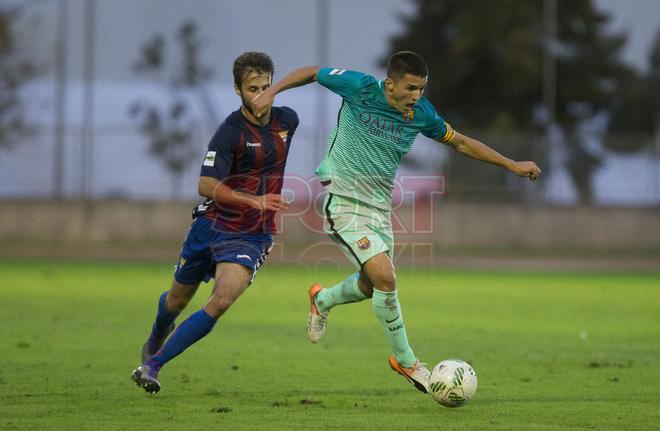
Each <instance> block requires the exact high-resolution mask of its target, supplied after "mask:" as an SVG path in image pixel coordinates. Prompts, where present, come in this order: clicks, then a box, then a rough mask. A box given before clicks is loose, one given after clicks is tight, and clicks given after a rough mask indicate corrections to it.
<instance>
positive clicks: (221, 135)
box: [199, 125, 239, 181]
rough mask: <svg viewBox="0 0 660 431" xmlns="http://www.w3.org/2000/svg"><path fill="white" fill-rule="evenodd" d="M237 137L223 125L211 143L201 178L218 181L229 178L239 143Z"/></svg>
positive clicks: (203, 163)
mask: <svg viewBox="0 0 660 431" xmlns="http://www.w3.org/2000/svg"><path fill="white" fill-rule="evenodd" d="M235 135H236V133H235V132H234V131H233V130H232V128H230V127H227V126H224V125H221V126H220V127H219V128H218V130H217V131H216V132H215V134H214V135H213V137H212V138H211V142H209V147H208V151H207V152H206V155H205V156H204V161H203V162H202V169H201V172H200V174H199V175H200V176H202V177H213V178H215V179H217V180H218V181H223V180H224V179H226V178H227V177H228V176H229V172H230V171H231V167H232V164H233V163H234V154H235V152H236V147H237V146H238V142H239V139H238V136H235Z"/></svg>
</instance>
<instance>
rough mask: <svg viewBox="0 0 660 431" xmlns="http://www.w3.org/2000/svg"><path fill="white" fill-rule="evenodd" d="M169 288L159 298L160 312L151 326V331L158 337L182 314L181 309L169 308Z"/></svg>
mask: <svg viewBox="0 0 660 431" xmlns="http://www.w3.org/2000/svg"><path fill="white" fill-rule="evenodd" d="M168 293H169V290H166V291H165V292H163V293H162V294H161V295H160V299H159V300H158V313H157V314H156V322H154V326H153V327H152V328H151V332H153V334H154V335H155V336H157V337H161V336H163V335H164V334H165V332H166V331H167V328H169V327H170V325H171V324H172V323H173V322H174V321H175V320H176V318H177V317H178V316H179V314H181V312H180V311H175V312H170V311H168V310H167V306H166V305H165V301H166V300H167V294H168Z"/></svg>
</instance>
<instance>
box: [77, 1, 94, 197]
mask: <svg viewBox="0 0 660 431" xmlns="http://www.w3.org/2000/svg"><path fill="white" fill-rule="evenodd" d="M95 9H96V2H95V0H86V1H85V3H84V16H85V23H84V26H85V47H84V54H83V101H82V109H83V110H82V131H81V157H80V158H81V166H80V169H81V177H80V178H81V181H80V191H81V197H82V198H89V197H91V195H92V173H93V166H92V165H93V163H94V129H93V127H94V115H93V113H94V48H95V40H94V36H95V33H96V28H95V21H94V17H95Z"/></svg>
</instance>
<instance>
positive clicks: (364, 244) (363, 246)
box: [357, 236, 371, 250]
mask: <svg viewBox="0 0 660 431" xmlns="http://www.w3.org/2000/svg"><path fill="white" fill-rule="evenodd" d="M357 246H358V248H359V249H360V250H367V249H368V248H369V247H371V241H369V238H367V237H366V236H365V237H362V238H360V239H359V240H358V241H357Z"/></svg>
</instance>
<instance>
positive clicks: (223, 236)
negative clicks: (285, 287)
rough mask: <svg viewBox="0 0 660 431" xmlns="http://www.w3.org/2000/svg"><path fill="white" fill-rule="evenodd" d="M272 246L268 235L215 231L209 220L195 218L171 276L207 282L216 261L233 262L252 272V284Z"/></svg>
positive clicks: (183, 280)
mask: <svg viewBox="0 0 660 431" xmlns="http://www.w3.org/2000/svg"><path fill="white" fill-rule="evenodd" d="M272 248H273V237H272V236H271V235H270V234H267V233H261V234H259V233H257V234H243V233H231V232H219V231H217V230H215V229H214V228H213V220H211V219H208V218H206V217H198V218H197V219H195V221H193V223H192V225H191V226H190V231H188V236H187V237H186V240H185V241H184V243H183V247H182V248H181V255H180V256H179V262H178V263H177V265H176V270H175V271H174V279H175V280H176V281H177V282H179V283H181V284H197V283H199V282H202V281H204V282H208V281H209V280H210V279H211V278H213V277H214V276H215V265H216V264H217V263H219V262H233V263H238V264H240V265H243V266H245V267H246V268H249V269H250V270H251V271H252V279H250V283H252V282H253V281H254V277H255V275H256V274H257V271H258V270H259V267H260V266H261V265H262V264H263V263H264V261H265V260H266V256H268V253H270V250H271V249H272Z"/></svg>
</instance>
